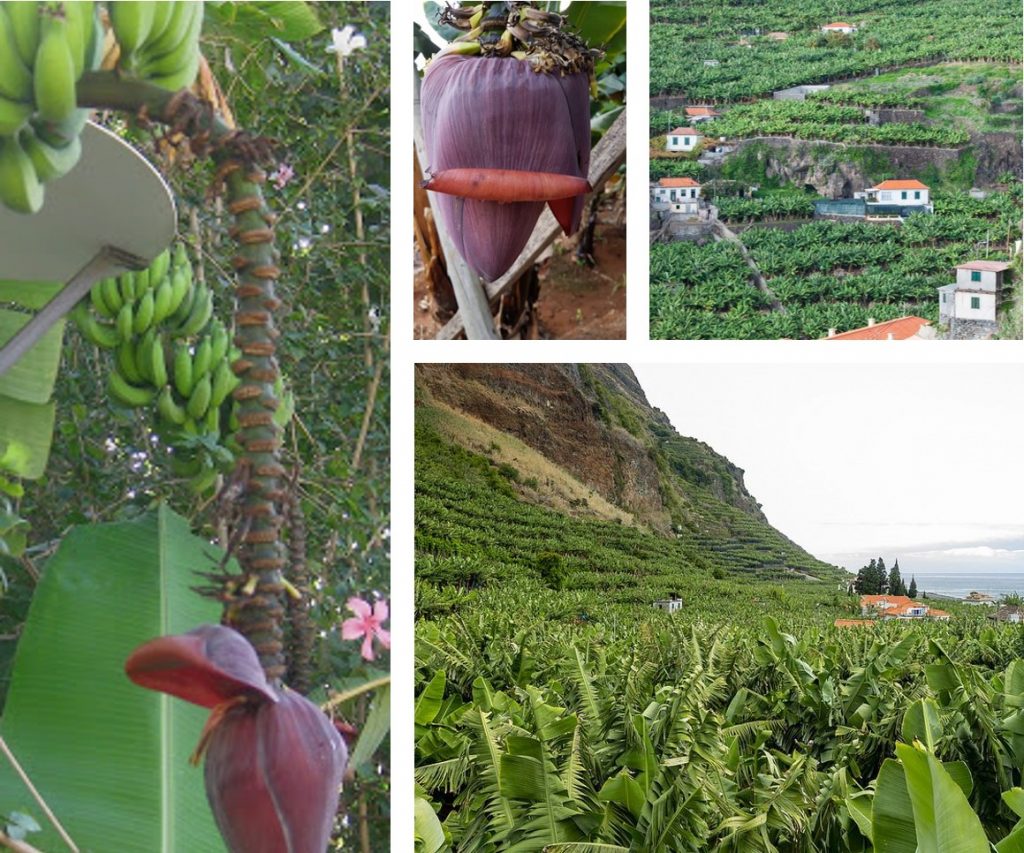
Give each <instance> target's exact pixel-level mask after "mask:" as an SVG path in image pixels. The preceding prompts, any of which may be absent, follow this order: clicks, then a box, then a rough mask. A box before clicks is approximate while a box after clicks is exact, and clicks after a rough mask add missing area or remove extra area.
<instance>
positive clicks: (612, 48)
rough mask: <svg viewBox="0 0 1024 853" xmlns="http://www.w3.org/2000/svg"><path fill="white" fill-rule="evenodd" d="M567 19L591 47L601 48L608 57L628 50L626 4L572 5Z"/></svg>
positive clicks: (619, 1) (613, 1)
mask: <svg viewBox="0 0 1024 853" xmlns="http://www.w3.org/2000/svg"><path fill="white" fill-rule="evenodd" d="M566 14H567V17H568V18H569V23H570V25H571V27H572V29H573V30H575V31H576V32H577V34H578V35H579V36H580V38H582V39H583V40H584V41H585V42H586V43H587V44H588V45H589V46H590V47H599V48H601V49H602V50H604V51H605V53H606V55H607V56H609V57H610V56H612V55H613V54H615V53H619V52H621V51H623V50H625V48H626V2H625V0H611V2H606V3H579V2H576V3H571V4H570V5H569V9H568V11H567V13H566Z"/></svg>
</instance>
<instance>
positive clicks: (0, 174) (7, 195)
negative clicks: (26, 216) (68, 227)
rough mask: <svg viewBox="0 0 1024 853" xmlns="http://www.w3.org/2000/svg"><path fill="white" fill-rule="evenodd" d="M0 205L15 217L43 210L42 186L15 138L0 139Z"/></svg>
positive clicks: (28, 158) (29, 160)
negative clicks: (1, 203) (15, 213)
mask: <svg viewBox="0 0 1024 853" xmlns="http://www.w3.org/2000/svg"><path fill="white" fill-rule="evenodd" d="M0 201H2V202H3V203H4V204H5V205H7V207H9V208H10V209H11V210H15V211H17V212H18V213H36V212H38V210H39V209H40V208H41V207H42V206H43V185H42V184H41V183H40V182H39V178H38V177H37V176H36V169H35V166H33V165H32V159H31V158H30V157H29V156H28V154H26V153H25V149H24V148H22V147H21V143H19V142H18V140H17V138H16V137H11V136H8V137H0Z"/></svg>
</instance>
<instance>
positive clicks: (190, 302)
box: [171, 269, 202, 326]
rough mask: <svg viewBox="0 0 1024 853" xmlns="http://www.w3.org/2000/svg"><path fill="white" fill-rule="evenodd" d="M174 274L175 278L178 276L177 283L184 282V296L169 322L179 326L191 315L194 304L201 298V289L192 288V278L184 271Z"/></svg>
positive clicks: (177, 271) (180, 270) (176, 271)
mask: <svg viewBox="0 0 1024 853" xmlns="http://www.w3.org/2000/svg"><path fill="white" fill-rule="evenodd" d="M174 274H175V276H180V277H181V278H180V279H179V282H184V284H185V295H184V297H183V298H182V300H181V303H180V304H179V305H178V309H177V310H176V311H175V312H174V314H172V315H171V320H172V321H173V322H174V323H175V324H177V325H179V326H180V325H181V324H182V323H184V322H185V321H186V320H187V319H188V318H189V316H190V315H191V313H192V309H193V308H194V307H195V305H196V302H197V301H198V299H199V297H200V296H202V292H201V291H202V288H200V287H195V286H193V284H192V276H191V275H189V274H188V272H187V271H186V270H185V269H178V270H175V272H174ZM172 281H173V280H172ZM175 287H177V284H175Z"/></svg>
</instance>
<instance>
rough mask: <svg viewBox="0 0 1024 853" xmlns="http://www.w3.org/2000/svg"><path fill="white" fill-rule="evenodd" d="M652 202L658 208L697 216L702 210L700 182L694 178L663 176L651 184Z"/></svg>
mask: <svg viewBox="0 0 1024 853" xmlns="http://www.w3.org/2000/svg"><path fill="white" fill-rule="evenodd" d="M651 203H652V204H653V205H654V206H655V208H656V209H660V210H671V211H672V212H673V213H683V214H688V215H690V216H696V215H697V212H698V211H699V210H700V184H699V183H697V181H695V180H694V179H693V178H662V179H661V180H660V181H658V183H656V184H651Z"/></svg>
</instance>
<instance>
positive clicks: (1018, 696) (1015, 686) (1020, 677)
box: [1003, 660, 1024, 708]
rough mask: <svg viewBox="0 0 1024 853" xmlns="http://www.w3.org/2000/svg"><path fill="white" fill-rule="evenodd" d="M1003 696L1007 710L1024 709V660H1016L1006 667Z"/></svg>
mask: <svg viewBox="0 0 1024 853" xmlns="http://www.w3.org/2000/svg"><path fill="white" fill-rule="evenodd" d="M1003 681H1004V682H1005V686H1004V687H1003V694H1004V697H1005V704H1006V707H1007V708H1024V660H1015V661H1012V662H1011V663H1010V665H1009V666H1008V667H1006V675H1005V676H1004V678H1003Z"/></svg>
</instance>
